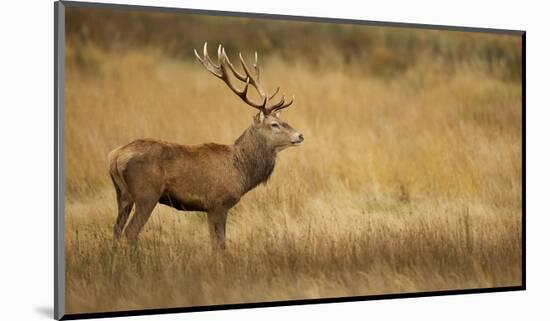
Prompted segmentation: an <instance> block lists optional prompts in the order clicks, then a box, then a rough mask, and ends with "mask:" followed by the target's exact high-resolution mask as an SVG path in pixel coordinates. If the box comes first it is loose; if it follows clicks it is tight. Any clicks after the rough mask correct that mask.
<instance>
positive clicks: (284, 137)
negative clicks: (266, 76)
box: [195, 42, 304, 150]
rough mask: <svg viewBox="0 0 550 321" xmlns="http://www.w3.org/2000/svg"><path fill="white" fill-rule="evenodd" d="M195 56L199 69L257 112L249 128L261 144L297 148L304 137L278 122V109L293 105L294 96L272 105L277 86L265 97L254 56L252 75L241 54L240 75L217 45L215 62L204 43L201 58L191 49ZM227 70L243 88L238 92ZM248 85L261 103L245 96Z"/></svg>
mask: <svg viewBox="0 0 550 321" xmlns="http://www.w3.org/2000/svg"><path fill="white" fill-rule="evenodd" d="M195 56H197V58H198V59H199V61H200V62H201V63H202V64H203V66H204V67H205V68H206V69H207V70H208V71H210V72H211V73H212V74H213V75H214V76H216V77H218V78H220V79H221V80H223V81H224V82H225V83H226V84H227V86H228V87H229V88H230V89H231V90H232V91H233V92H234V93H235V94H236V95H237V96H239V97H240V98H241V99H242V100H243V101H244V102H245V103H247V104H248V105H249V106H251V107H253V108H255V109H257V110H258V114H256V116H254V118H253V123H252V128H253V130H254V131H256V132H257V133H258V134H259V135H261V136H262V137H263V138H264V139H265V141H266V142H267V143H268V144H269V145H270V146H273V147H274V148H275V149H276V150H282V149H285V148H287V147H290V146H299V145H301V144H302V142H303V141H304V136H303V135H302V134H300V133H299V132H297V131H296V130H295V129H294V128H292V127H291V126H290V125H289V124H287V123H286V122H284V121H282V120H281V119H280V114H281V110H282V109H284V108H287V107H289V106H290V105H292V103H293V102H294V97H292V98H291V99H290V101H288V102H287V101H285V95H281V98H280V99H279V100H278V101H277V102H274V101H273V100H274V98H275V97H276V96H277V94H278V93H279V87H277V89H275V91H274V93H273V94H271V95H268V94H267V92H266V91H265V90H264V89H263V87H262V86H261V84H260V68H259V67H258V53H255V55H254V64H253V65H252V66H253V68H254V72H251V71H250V69H249V68H248V66H247V65H246V63H245V62H244V59H243V57H242V55H241V54H240V53H239V59H240V61H241V65H242V69H243V71H244V74H243V73H242V72H240V71H238V70H237V69H236V68H235V66H234V65H233V64H232V63H231V61H230V60H229V58H228V57H227V54H226V53H225V49H224V48H223V47H222V45H219V46H218V63H217V64H215V63H213V62H212V60H211V59H210V57H209V56H208V48H207V43H206V42H205V43H204V47H203V57H202V58H201V56H199V54H198V52H197V51H196V50H195ZM228 70H230V71H231V73H232V74H233V76H234V78H235V79H237V80H238V81H241V82H242V83H244V87H243V89H241V90H239V89H238V88H237V87H235V86H234V85H233V84H232V83H231V81H230V79H229V73H228ZM249 86H252V87H254V88H255V89H256V91H257V93H258V95H259V97H260V99H261V101H260V102H254V101H252V100H251V99H249V97H248V96H247V93H248V89H249Z"/></svg>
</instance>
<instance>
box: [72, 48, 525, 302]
mask: <svg viewBox="0 0 550 321" xmlns="http://www.w3.org/2000/svg"><path fill="white" fill-rule="evenodd" d="M189 50H191V48H189ZM86 52H87V54H88V55H89V56H90V57H91V58H89V59H91V60H93V61H94V67H93V68H87V67H86V65H82V64H79V63H78V62H75V60H74V59H73V56H71V55H72V54H73V53H74V50H72V49H71V47H68V48H67V68H66V91H65V106H66V110H65V137H66V142H65V163H66V171H67V172H66V182H65V184H66V191H67V193H66V206H65V211H66V212H65V219H66V230H65V251H66V309H67V312H68V313H80V312H100V311H111V310H130V309H143V308H161V307H182V306H194V305H211V304H224V303H238V302H257V301H278V300H289V299H305V298H320V297H340V296H354V295H369V294H380V293H395V292H415V291H430V290H446V289H464V288H480V287H499V286H509V285H519V284H520V283H521V255H522V253H521V203H522V199H521V194H522V193H521V191H522V183H521V168H522V163H521V94H522V93H521V86H520V84H519V83H518V82H508V81H504V80H502V79H500V78H496V77H492V76H491V75H490V74H491V73H489V72H487V70H488V68H489V67H488V66H487V65H486V64H484V62H483V61H469V62H468V63H463V64H462V65H460V66H459V67H460V68H453V71H452V72H450V71H449V70H448V69H447V67H446V65H445V64H443V63H439V62H438V61H437V59H431V58H433V57H426V58H425V59H420V60H418V61H417V62H416V63H415V65H414V67H411V68H408V69H407V70H406V72H404V73H403V74H402V76H400V77H396V78H392V79H389V80H388V79H383V78H371V77H367V76H365V74H363V73H361V72H360V71H354V70H353V69H350V68H348V67H346V66H344V65H339V64H337V63H334V64H330V65H329V66H326V67H325V68H318V67H312V66H310V65H307V64H302V63H300V61H297V60H295V61H283V60H281V59H279V58H277V57H276V56H273V57H271V58H268V59H266V60H263V61H261V64H262V66H264V68H263V70H264V71H263V75H265V76H264V78H265V80H264V82H265V83H267V84H271V85H273V86H274V85H278V84H280V85H282V87H283V88H284V89H285V90H286V91H287V92H289V93H293V94H295V96H296V102H295V104H294V105H293V106H292V107H291V108H289V109H288V110H287V111H285V112H284V113H283V116H282V117H283V118H284V119H285V120H286V121H288V122H289V123H290V124H292V125H293V126H294V127H295V128H297V129H299V130H300V131H301V132H302V133H303V134H304V136H305V137H306V139H305V144H304V145H303V146H302V147H300V148H297V149H290V150H286V151H283V152H282V153H281V154H280V155H279V158H278V163H277V166H276V168H275V172H274V174H273V176H272V178H271V179H270V181H269V182H268V184H267V185H266V186H259V187H258V188H256V189H255V190H253V191H251V192H250V193H249V194H247V195H246V196H245V197H244V198H243V199H242V200H241V202H240V203H239V204H238V205H237V206H236V207H235V208H234V209H232V210H231V211H230V216H229V219H228V226H227V229H228V235H227V239H228V249H227V251H226V252H225V253H223V254H216V253H212V252H211V250H210V246H209V245H210V243H209V240H208V233H207V232H208V231H207V226H206V218H205V215H204V214H200V213H192V212H178V211H176V210H173V209H170V208H167V207H164V206H162V205H158V206H157V208H156V209H155V210H154V212H153V215H152V218H151V220H150V221H149V223H148V224H147V225H146V227H145V229H144V232H142V234H141V236H140V241H139V245H138V246H137V247H129V246H126V245H122V246H119V247H113V244H112V235H111V231H112V225H113V223H114V220H115V216H116V202H115V199H114V189H113V188H112V186H111V183H110V180H109V177H108V173H107V163H106V162H107V161H106V155H107V153H108V152H109V151H110V150H112V149H114V148H115V147H117V146H119V145H122V144H126V143H128V142H130V141H131V140H133V139H137V138H143V137H153V138H158V139H164V140H168V141H173V142H179V143H181V144H195V143H202V142H211V141H213V142H218V143H226V144H230V143H232V142H233V141H234V139H235V138H236V137H238V136H239V135H240V134H241V132H242V131H243V130H244V129H245V128H246V127H247V126H248V125H249V124H250V122H251V117H252V116H253V114H254V112H253V110H252V109H251V108H249V107H247V106H246V105H244V104H243V103H242V102H241V101H240V100H239V99H238V98H236V97H234V96H233V95H232V94H231V93H230V91H229V90H228V89H227V88H226V87H225V85H224V84H223V83H222V82H220V81H219V80H216V79H214V77H212V76H211V75H209V74H208V73H207V72H206V71H204V70H203V69H202V68H201V67H200V66H199V64H192V63H189V62H180V61H178V60H176V59H172V58H169V57H167V56H165V55H163V54H161V53H159V52H155V51H146V50H141V51H134V50H126V51H121V52H106V51H102V50H100V49H97V48H96V49H94V47H89V48H87V49H86ZM491 68H493V67H491Z"/></svg>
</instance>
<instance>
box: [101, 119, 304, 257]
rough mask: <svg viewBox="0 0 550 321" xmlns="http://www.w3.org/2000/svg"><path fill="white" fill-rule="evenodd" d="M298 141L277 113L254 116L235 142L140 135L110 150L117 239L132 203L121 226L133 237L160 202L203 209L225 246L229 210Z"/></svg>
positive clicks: (295, 133) (298, 137)
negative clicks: (172, 140) (188, 142)
mask: <svg viewBox="0 0 550 321" xmlns="http://www.w3.org/2000/svg"><path fill="white" fill-rule="evenodd" d="M274 124H276V125H274ZM274 126H276V127H274ZM302 141H303V137H302V135H301V134H299V133H297V132H296V131H295V130H294V129H292V127H290V126H289V125H288V124H286V123H284V122H283V121H281V120H280V119H279V118H278V117H276V116H266V117H265V119H263V120H262V121H261V120H260V118H259V117H258V116H256V117H255V118H254V122H253V124H252V125H251V126H250V127H249V128H248V129H247V130H245V132H244V133H243V134H242V135H241V136H240V137H239V138H238V139H237V140H236V141H235V143H234V144H233V145H219V144H212V143H210V144H202V145H180V144H174V143H169V142H163V141H159V140H152V139H140V140H136V141H133V142H131V143H129V144H127V145H125V146H122V147H119V148H117V149H115V150H113V151H112V152H111V153H109V164H110V175H111V178H112V181H113V184H114V186H115V190H116V195H117V203H118V217H117V221H116V223H115V226H114V231H113V232H114V237H115V239H118V238H119V237H120V235H121V233H122V230H123V228H124V226H125V225H126V221H127V220H128V217H129V214H130V211H131V210H132V207H133V205H134V204H135V207H136V209H135V213H134V215H133V217H132V219H131V220H130V222H129V223H128V225H127V226H126V228H125V235H126V237H127V238H128V239H131V240H135V239H136V238H137V236H138V234H139V232H140V231H141V229H142V228H143V226H144V225H145V223H146V222H147V220H148V219H149V217H150V215H151V212H152V210H153V209H154V207H155V206H156V204H157V203H161V204H164V205H167V206H171V207H173V208H176V209H178V210H182V211H202V212H207V213H208V222H209V227H210V233H211V236H212V237H213V238H214V239H215V240H216V241H217V242H216V243H217V244H218V245H220V246H221V247H225V222H226V218H227V211H228V210H229V209H230V208H232V207H233V206H234V205H235V204H237V202H239V200H240V198H241V197H242V196H243V195H244V194H245V193H246V192H248V191H249V190H251V189H253V188H254V187H256V186H257V185H258V184H260V183H262V182H264V183H265V182H266V181H267V180H268V179H269V177H270V175H271V173H272V172H273V169H274V167H275V160H276V156H277V152H278V151H280V150H282V149H284V148H286V147H288V146H292V145H299V143H301V142H302Z"/></svg>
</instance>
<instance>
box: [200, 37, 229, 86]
mask: <svg viewBox="0 0 550 321" xmlns="http://www.w3.org/2000/svg"><path fill="white" fill-rule="evenodd" d="M194 51H195V56H196V57H197V59H198V60H199V61H200V62H201V64H202V65H203V66H204V68H206V70H208V71H210V72H211V73H212V74H214V75H215V76H216V77H218V78H222V77H223V74H222V70H221V68H220V66H216V64H214V63H213V62H212V60H210V57H209V56H208V44H207V43H206V42H205V43H204V46H203V57H202V58H201V57H200V55H199V53H198V52H197V50H196V49H195V50H194Z"/></svg>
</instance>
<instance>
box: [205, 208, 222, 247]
mask: <svg viewBox="0 0 550 321" xmlns="http://www.w3.org/2000/svg"><path fill="white" fill-rule="evenodd" d="M226 220H227V210H226V209H216V210H212V211H209V212H208V229H209V231H210V238H211V239H212V246H213V248H215V249H225V222H226Z"/></svg>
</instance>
